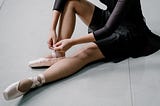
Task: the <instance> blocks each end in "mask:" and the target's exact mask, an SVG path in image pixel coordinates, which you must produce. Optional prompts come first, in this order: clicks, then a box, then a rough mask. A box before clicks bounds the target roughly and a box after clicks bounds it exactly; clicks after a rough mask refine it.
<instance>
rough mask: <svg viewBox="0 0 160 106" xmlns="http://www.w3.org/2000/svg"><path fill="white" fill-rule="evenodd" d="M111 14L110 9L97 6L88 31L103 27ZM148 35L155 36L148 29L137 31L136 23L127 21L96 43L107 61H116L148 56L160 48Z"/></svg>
mask: <svg viewBox="0 0 160 106" xmlns="http://www.w3.org/2000/svg"><path fill="white" fill-rule="evenodd" d="M109 16H110V12H109V11H107V10H102V9H100V8H98V7H95V10H94V14H93V17H92V20H91V23H90V25H89V27H88V33H91V32H93V31H95V30H98V29H100V28H102V27H103V26H104V25H105V23H106V21H107V20H108V18H109ZM148 35H151V36H155V35H154V34H153V33H151V32H150V30H148V29H147V30H146V31H137V29H136V26H135V25H133V24H126V23H125V24H120V25H119V26H118V28H117V29H116V30H115V31H114V33H112V34H111V35H110V36H107V37H106V38H105V39H102V40H98V41H96V42H95V43H96V44H97V46H98V48H99V49H100V51H101V52H102V54H103V55H104V56H105V61H107V62H115V63H116V62H120V61H122V60H124V59H127V58H129V57H133V58H137V57H141V56H147V55H150V54H152V53H154V52H156V51H157V50H159V48H160V46H158V47H155V46H153V45H151V44H150V41H149V39H150V38H148V37H150V36H148ZM157 38H158V36H157ZM159 41H160V39H159ZM159 43H160V42H159Z"/></svg>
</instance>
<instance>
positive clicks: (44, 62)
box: [28, 57, 64, 68]
mask: <svg viewBox="0 0 160 106" xmlns="http://www.w3.org/2000/svg"><path fill="white" fill-rule="evenodd" d="M63 58H64V57H59V58H45V57H44V58H39V59H37V60H33V61H30V62H29V64H28V65H29V66H30V67H32V68H35V67H49V66H51V65H53V64H54V63H56V62H58V61H59V60H61V59H63Z"/></svg>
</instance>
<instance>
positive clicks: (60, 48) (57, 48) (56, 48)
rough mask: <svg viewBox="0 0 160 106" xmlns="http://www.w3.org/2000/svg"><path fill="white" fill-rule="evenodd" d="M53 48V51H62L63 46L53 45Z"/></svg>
mask: <svg viewBox="0 0 160 106" xmlns="http://www.w3.org/2000/svg"><path fill="white" fill-rule="evenodd" d="M54 50H55V51H59V52H62V51H63V47H62V46H59V47H55V48H54Z"/></svg>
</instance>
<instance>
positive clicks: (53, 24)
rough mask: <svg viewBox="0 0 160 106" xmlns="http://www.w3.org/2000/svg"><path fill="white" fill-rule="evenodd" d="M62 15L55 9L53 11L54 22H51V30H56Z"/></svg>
mask: <svg viewBox="0 0 160 106" xmlns="http://www.w3.org/2000/svg"><path fill="white" fill-rule="evenodd" d="M60 15H61V13H60V12H59V11H57V10H53V13H52V17H53V18H52V24H51V29H50V30H51V31H52V30H56V27H57V23H58V20H59V17H60Z"/></svg>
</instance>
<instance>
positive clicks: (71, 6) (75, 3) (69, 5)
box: [66, 0, 81, 11]
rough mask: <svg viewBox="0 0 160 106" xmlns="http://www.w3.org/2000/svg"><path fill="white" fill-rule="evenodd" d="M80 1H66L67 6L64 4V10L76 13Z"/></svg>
mask: <svg viewBox="0 0 160 106" xmlns="http://www.w3.org/2000/svg"><path fill="white" fill-rule="evenodd" d="M80 1H81V0H68V2H67V4H66V9H67V10H68V9H71V10H74V11H76V7H77V6H78V3H79V2H80Z"/></svg>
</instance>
